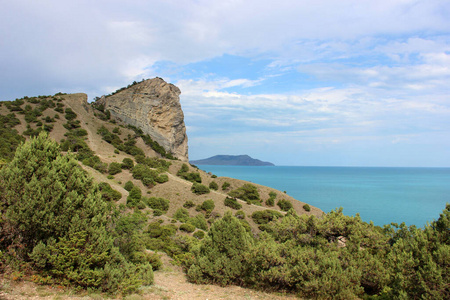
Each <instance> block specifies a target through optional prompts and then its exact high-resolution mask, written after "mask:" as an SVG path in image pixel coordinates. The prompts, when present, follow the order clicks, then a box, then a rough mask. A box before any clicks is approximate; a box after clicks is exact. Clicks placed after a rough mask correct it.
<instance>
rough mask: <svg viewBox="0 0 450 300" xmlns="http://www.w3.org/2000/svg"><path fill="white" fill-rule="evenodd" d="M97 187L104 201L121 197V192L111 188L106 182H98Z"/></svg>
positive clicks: (116, 199)
mask: <svg viewBox="0 0 450 300" xmlns="http://www.w3.org/2000/svg"><path fill="white" fill-rule="evenodd" d="M98 187H99V189H100V192H101V194H102V198H103V199H105V200H106V201H111V200H114V201H118V200H120V198H122V194H121V193H120V192H119V191H116V190H115V189H113V188H112V187H111V186H110V185H109V183H107V182H100V183H99V184H98Z"/></svg>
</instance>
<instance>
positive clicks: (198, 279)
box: [187, 213, 252, 286]
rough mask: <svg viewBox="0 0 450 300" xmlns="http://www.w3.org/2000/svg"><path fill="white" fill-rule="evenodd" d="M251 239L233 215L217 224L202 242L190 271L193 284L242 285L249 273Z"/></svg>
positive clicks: (226, 216) (226, 215) (190, 279)
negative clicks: (248, 260)
mask: <svg viewBox="0 0 450 300" xmlns="http://www.w3.org/2000/svg"><path fill="white" fill-rule="evenodd" d="M251 245H252V237H251V236H250V235H249V234H248V233H247V232H246V231H245V229H244V227H243V226H242V224H241V222H240V221H239V220H238V219H236V218H235V217H233V216H232V215H231V213H227V214H225V216H224V217H223V218H222V219H221V220H219V221H216V222H214V224H213V225H212V226H211V228H210V230H209V233H208V235H207V236H206V237H205V238H204V239H203V240H202V242H201V244H200V248H199V250H198V251H195V252H194V255H195V260H194V261H193V263H192V265H191V266H190V267H189V269H188V272H187V275H188V279H189V281H191V282H194V283H215V284H219V285H221V286H226V285H229V284H231V283H236V284H238V283H240V282H242V279H243V278H242V276H243V275H244V274H246V273H247V272H248V271H249V270H250V266H251V265H250V264H249V263H248V262H247V261H246V259H245V257H246V256H247V254H248V253H249V251H250V247H251Z"/></svg>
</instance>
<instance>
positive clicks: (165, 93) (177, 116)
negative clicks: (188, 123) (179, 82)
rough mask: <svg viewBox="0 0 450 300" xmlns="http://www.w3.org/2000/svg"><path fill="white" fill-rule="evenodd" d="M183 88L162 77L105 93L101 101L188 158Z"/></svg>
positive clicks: (178, 155)
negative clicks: (181, 98)
mask: <svg viewBox="0 0 450 300" xmlns="http://www.w3.org/2000/svg"><path fill="white" fill-rule="evenodd" d="M180 93H181V91H180V89H179V88H177V87H176V86H174V85H173V84H169V83H167V82H165V81H164V80H163V79H161V78H154V79H148V80H144V81H142V82H139V83H134V84H132V85H130V86H129V87H128V88H126V89H122V90H120V91H119V92H117V93H115V94H113V95H111V96H107V97H103V98H102V99H101V100H100V102H101V103H102V104H103V105H104V106H105V109H106V110H109V111H110V113H111V116H113V117H114V118H116V119H118V120H119V121H122V122H124V123H126V124H129V125H133V126H135V127H138V128H140V129H142V131H143V132H144V133H146V134H148V135H150V137H151V138H152V139H153V140H154V141H157V142H158V143H159V144H160V145H161V146H162V147H164V149H165V150H166V151H168V152H171V153H172V154H173V155H174V156H175V157H177V158H179V159H180V160H183V161H188V144H187V135H186V127H185V125H184V114H183V111H182V110H181V105H180Z"/></svg>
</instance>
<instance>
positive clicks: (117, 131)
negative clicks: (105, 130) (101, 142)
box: [112, 127, 121, 134]
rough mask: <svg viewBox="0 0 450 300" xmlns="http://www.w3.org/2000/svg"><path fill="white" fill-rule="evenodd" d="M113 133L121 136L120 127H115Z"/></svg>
mask: <svg viewBox="0 0 450 300" xmlns="http://www.w3.org/2000/svg"><path fill="white" fill-rule="evenodd" d="M112 132H113V133H116V134H121V131H120V128H119V127H114V129H113V130H112Z"/></svg>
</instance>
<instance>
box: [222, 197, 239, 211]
mask: <svg viewBox="0 0 450 300" xmlns="http://www.w3.org/2000/svg"><path fill="white" fill-rule="evenodd" d="M224 204H225V206H228V207H231V208H232V209H241V208H242V204H240V203H238V202H237V200H236V199H234V198H230V197H226V198H225V200H224Z"/></svg>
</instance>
